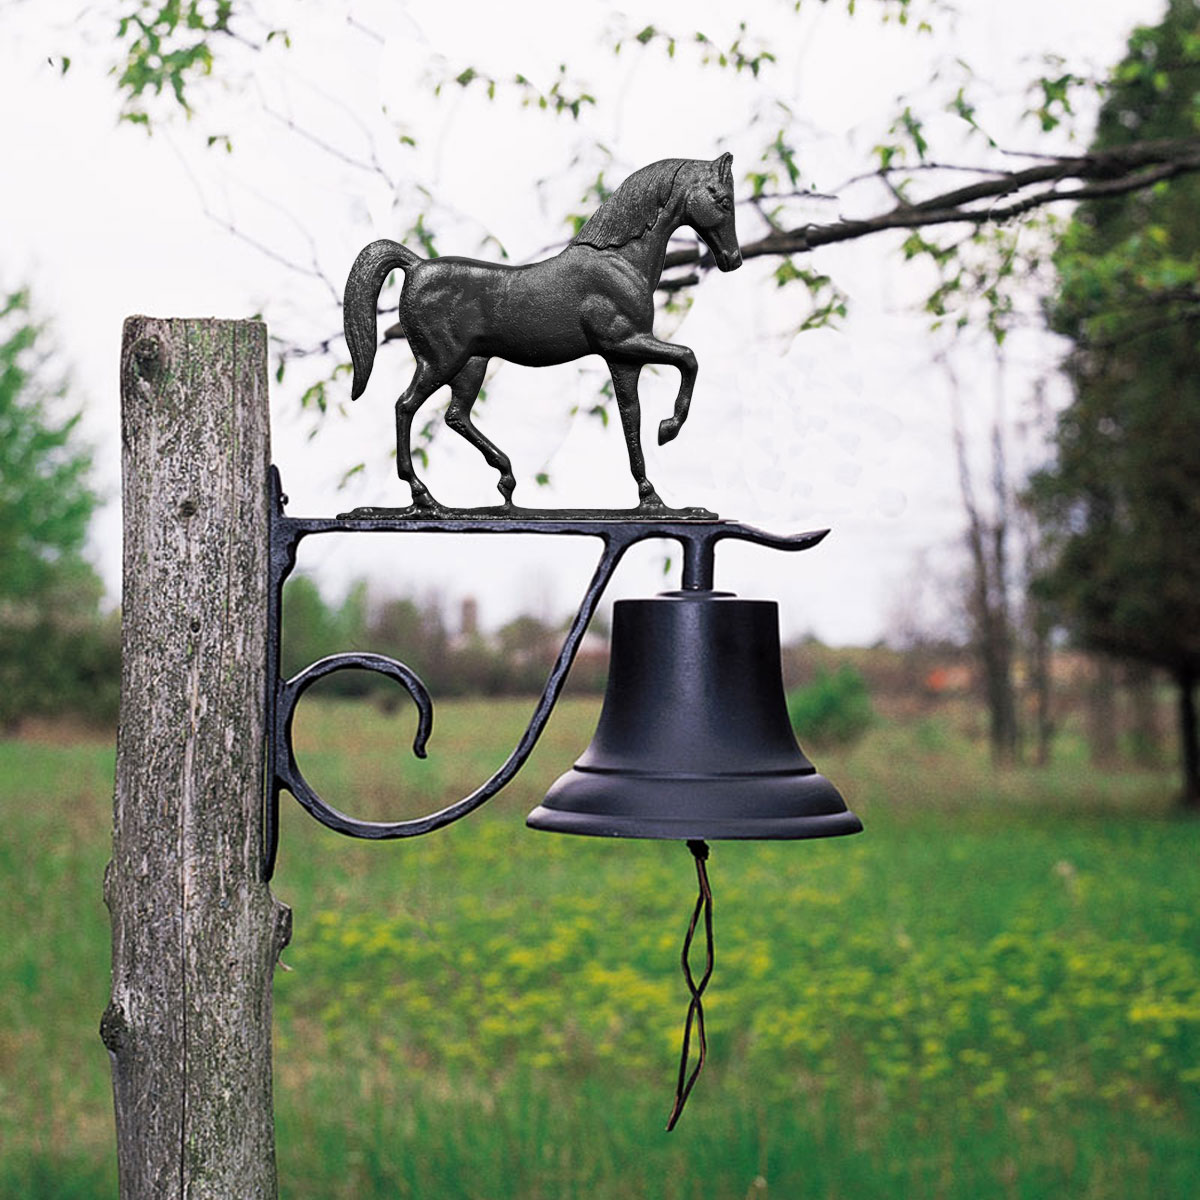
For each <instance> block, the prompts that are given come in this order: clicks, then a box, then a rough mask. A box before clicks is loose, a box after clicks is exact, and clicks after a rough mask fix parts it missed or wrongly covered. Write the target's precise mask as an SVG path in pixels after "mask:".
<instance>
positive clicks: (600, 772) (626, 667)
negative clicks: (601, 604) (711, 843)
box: [526, 591, 862, 840]
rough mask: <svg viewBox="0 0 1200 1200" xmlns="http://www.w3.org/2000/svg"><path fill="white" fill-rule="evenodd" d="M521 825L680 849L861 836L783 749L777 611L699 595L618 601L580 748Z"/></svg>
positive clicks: (787, 728)
mask: <svg viewBox="0 0 1200 1200" xmlns="http://www.w3.org/2000/svg"><path fill="white" fill-rule="evenodd" d="M526 823H527V824H528V825H529V826H531V827H532V828H533V829H548V830H551V831H552V832H555V833H580V834H591V835H593V836H598V837H641V838H678V839H683V840H703V839H710V838H714V839H715V838H814V837H834V836H837V835H839V834H845V833H858V832H860V831H861V829H862V822H861V821H859V819H858V818H857V817H856V816H855V815H854V814H853V813H852V812H850V811H849V809H847V807H846V804H845V801H844V800H843V799H842V797H841V795H840V794H839V793H838V790H837V788H835V787H834V786H833V784H832V783H830V782H829V780H828V779H826V778H825V777H824V776H823V775H820V774H818V773H817V770H816V768H815V767H814V766H813V765H812V763H811V762H809V761H808V759H807V758H806V757H805V756H804V754H803V753H802V751H801V750H800V747H799V746H798V745H797V744H796V738H795V736H794V735H793V733H792V727H791V722H790V721H789V720H788V714H787V705H786V702H785V700H784V695H783V677H782V672H781V669H780V653H779V609H778V605H777V604H776V603H775V602H774V601H773V600H741V599H738V598H737V597H736V596H733V595H731V594H730V593H728V592H712V591H684V592H667V593H665V594H664V595H661V596H656V597H655V598H654V599H652V600H619V601H617V603H616V604H615V605H614V606H613V631H612V652H611V658H610V663H609V673H608V690H607V691H606V693H605V696H604V708H603V710H602V711H601V713H600V722H599V724H598V726H597V728H596V733H595V736H594V737H593V738H592V744H591V745H590V746H589V747H588V748H587V750H585V751H584V753H583V755H582V756H581V757H580V759H579V761H578V762H577V763H576V764H575V766H574V767H573V768H572V769H571V770H570V771H568V772H567V773H566V774H565V775H563V776H562V777H561V778H560V779H559V780H558V781H557V782H556V783H555V784H554V786H553V787H551V789H550V791H549V792H548V793H547V794H546V798H545V800H544V801H543V802H542V803H541V804H540V805H539V806H538V807H537V808H535V809H534V810H533V812H531V813H530V814H529V817H528V819H527V822H526Z"/></svg>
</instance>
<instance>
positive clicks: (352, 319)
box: [342, 238, 421, 400]
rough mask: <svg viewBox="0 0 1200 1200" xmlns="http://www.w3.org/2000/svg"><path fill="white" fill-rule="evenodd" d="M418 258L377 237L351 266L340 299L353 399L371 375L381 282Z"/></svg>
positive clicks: (415, 261)
mask: <svg viewBox="0 0 1200 1200" xmlns="http://www.w3.org/2000/svg"><path fill="white" fill-rule="evenodd" d="M420 261H421V257H420V255H418V254H414V253H413V252H412V251H411V250H410V249H409V248H408V247H407V246H402V245H400V243H399V242H392V241H389V240H388V239H387V238H380V239H379V241H377V242H372V243H371V244H370V245H369V246H368V247H367V248H366V249H365V250H363V252H362V253H361V254H360V255H359V256H358V257H357V258H356V259H355V260H354V266H352V267H351V268H350V274H349V276H348V277H347V279H346V294H345V298H344V300H343V302H342V323H343V328H344V329H345V331H346V345H347V346H349V347H350V361H351V363H352V364H353V365H354V378H353V380H352V382H351V385H350V398H351V399H352V400H357V399H358V398H359V396H361V395H362V394H363V391H364V390H365V389H366V386H367V380H368V379H370V378H371V366H372V364H373V363H374V362H375V306H376V305H377V304H378V303H379V293H380V292H381V291H382V290H383V285H384V282H385V281H386V279H387V277H388V276H389V275H390V274H391V273H392V272H393V271H394V270H395V269H396V268H397V267H399V268H400V269H401V270H407V269H408V268H409V267H411V266H412V265H413V263H418V262H420Z"/></svg>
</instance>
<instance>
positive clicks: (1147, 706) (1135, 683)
mask: <svg viewBox="0 0 1200 1200" xmlns="http://www.w3.org/2000/svg"><path fill="white" fill-rule="evenodd" d="M1157 685H1158V677H1157V673H1156V671H1155V670H1154V668H1153V667H1151V666H1150V665H1149V664H1148V663H1144V662H1131V663H1128V664H1127V665H1126V667H1125V698H1126V703H1127V706H1128V710H1129V718H1128V726H1129V741H1130V749H1131V751H1132V753H1133V760H1134V762H1136V763H1137V764H1138V765H1139V766H1142V767H1152V766H1154V765H1155V764H1157V763H1158V762H1159V761H1160V757H1161V754H1162V733H1161V730H1160V729H1159V722H1158V702H1157V700H1156V699H1155V695H1154V693H1155V690H1156V688H1157Z"/></svg>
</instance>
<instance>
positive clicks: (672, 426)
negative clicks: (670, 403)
mask: <svg viewBox="0 0 1200 1200" xmlns="http://www.w3.org/2000/svg"><path fill="white" fill-rule="evenodd" d="M679 429H680V422H679V421H676V420H675V418H674V417H668V418H667V419H666V420H665V421H660V422H659V423H658V444H659V445H660V446H665V445H666V444H667V443H668V442H669V441H671V440H672V439H673V438H675V437H677V436H678V434H679Z"/></svg>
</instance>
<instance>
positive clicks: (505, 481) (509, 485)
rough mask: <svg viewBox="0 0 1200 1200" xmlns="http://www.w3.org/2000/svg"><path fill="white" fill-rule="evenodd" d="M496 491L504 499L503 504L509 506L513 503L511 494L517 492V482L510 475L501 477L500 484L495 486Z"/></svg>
mask: <svg viewBox="0 0 1200 1200" xmlns="http://www.w3.org/2000/svg"><path fill="white" fill-rule="evenodd" d="M496 489H497V490H498V491H499V493H500V495H501V496H503V497H504V503H505V504H506V505H511V504H512V502H513V492H515V491H516V490H517V481H516V479H515V478H514V477H513V476H512V475H501V476H500V482H499V483H498V484H496Z"/></svg>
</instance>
